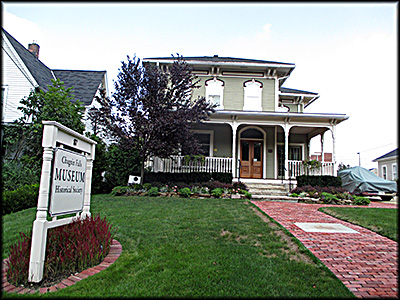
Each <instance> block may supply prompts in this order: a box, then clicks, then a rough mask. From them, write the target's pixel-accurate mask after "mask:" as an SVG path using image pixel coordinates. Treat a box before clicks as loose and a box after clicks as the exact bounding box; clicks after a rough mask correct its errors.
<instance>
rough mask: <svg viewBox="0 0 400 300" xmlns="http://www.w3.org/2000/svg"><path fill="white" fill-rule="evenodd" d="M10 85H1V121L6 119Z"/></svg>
mask: <svg viewBox="0 0 400 300" xmlns="http://www.w3.org/2000/svg"><path fill="white" fill-rule="evenodd" d="M8 88H9V86H8V85H2V86H1V90H2V95H1V102H2V103H1V106H2V107H1V110H2V114H1V122H3V120H4V115H5V113H6V106H7V99H8Z"/></svg>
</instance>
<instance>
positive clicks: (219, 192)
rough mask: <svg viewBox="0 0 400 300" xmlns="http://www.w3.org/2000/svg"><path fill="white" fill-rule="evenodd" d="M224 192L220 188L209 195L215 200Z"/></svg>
mask: <svg viewBox="0 0 400 300" xmlns="http://www.w3.org/2000/svg"><path fill="white" fill-rule="evenodd" d="M223 192H224V190H223V189H222V188H216V189H213V190H212V191H211V195H212V196H214V197H215V198H220V197H221V196H222V194H223Z"/></svg>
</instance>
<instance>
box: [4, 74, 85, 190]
mask: <svg viewBox="0 0 400 300" xmlns="http://www.w3.org/2000/svg"><path fill="white" fill-rule="evenodd" d="M72 92H73V89H72V88H68V89H66V88H65V87H64V83H63V82H62V81H60V80H59V79H57V80H52V85H48V86H47V91H44V90H42V89H41V88H39V87H36V88H35V89H34V90H32V91H31V93H30V94H29V96H28V97H25V98H23V99H22V100H21V101H20V103H21V104H22V106H21V107H18V109H20V110H21V111H22V113H23V116H22V117H20V118H19V119H17V120H15V121H14V122H13V123H11V124H10V125H7V126H4V147H5V148H6V150H7V151H6V153H5V155H4V158H5V163H10V164H12V165H15V164H17V165H18V166H19V167H20V168H22V169H24V168H30V169H31V170H33V171H34V173H35V176H33V175H32V180H37V178H40V170H41V161H42V160H41V158H42V155H43V149H42V135H43V124H42V121H43V120H49V121H57V122H59V123H61V124H63V125H65V126H67V127H69V128H71V129H72V130H75V131H77V132H79V133H83V131H84V129H85V125H84V123H83V122H82V118H83V115H84V111H85V107H84V106H83V104H82V103H81V102H80V101H79V100H76V101H75V102H72V101H73V100H74V95H73V94H72ZM22 169H21V172H22ZM31 170H29V171H31ZM30 173H31V172H30ZM3 180H8V178H5V177H3ZM27 180H29V179H27ZM31 183H35V182H31Z"/></svg>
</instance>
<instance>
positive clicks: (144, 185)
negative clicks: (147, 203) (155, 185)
mask: <svg viewBox="0 0 400 300" xmlns="http://www.w3.org/2000/svg"><path fill="white" fill-rule="evenodd" d="M151 186H152V185H151V183H144V184H143V188H144V189H145V190H146V191H148V190H149V189H150V188H151Z"/></svg>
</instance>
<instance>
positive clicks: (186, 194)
mask: <svg viewBox="0 0 400 300" xmlns="http://www.w3.org/2000/svg"><path fill="white" fill-rule="evenodd" d="M178 193H180V194H181V196H183V197H185V198H189V197H190V195H192V191H191V190H190V189H189V188H188V187H184V188H182V189H180V190H179V191H178Z"/></svg>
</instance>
